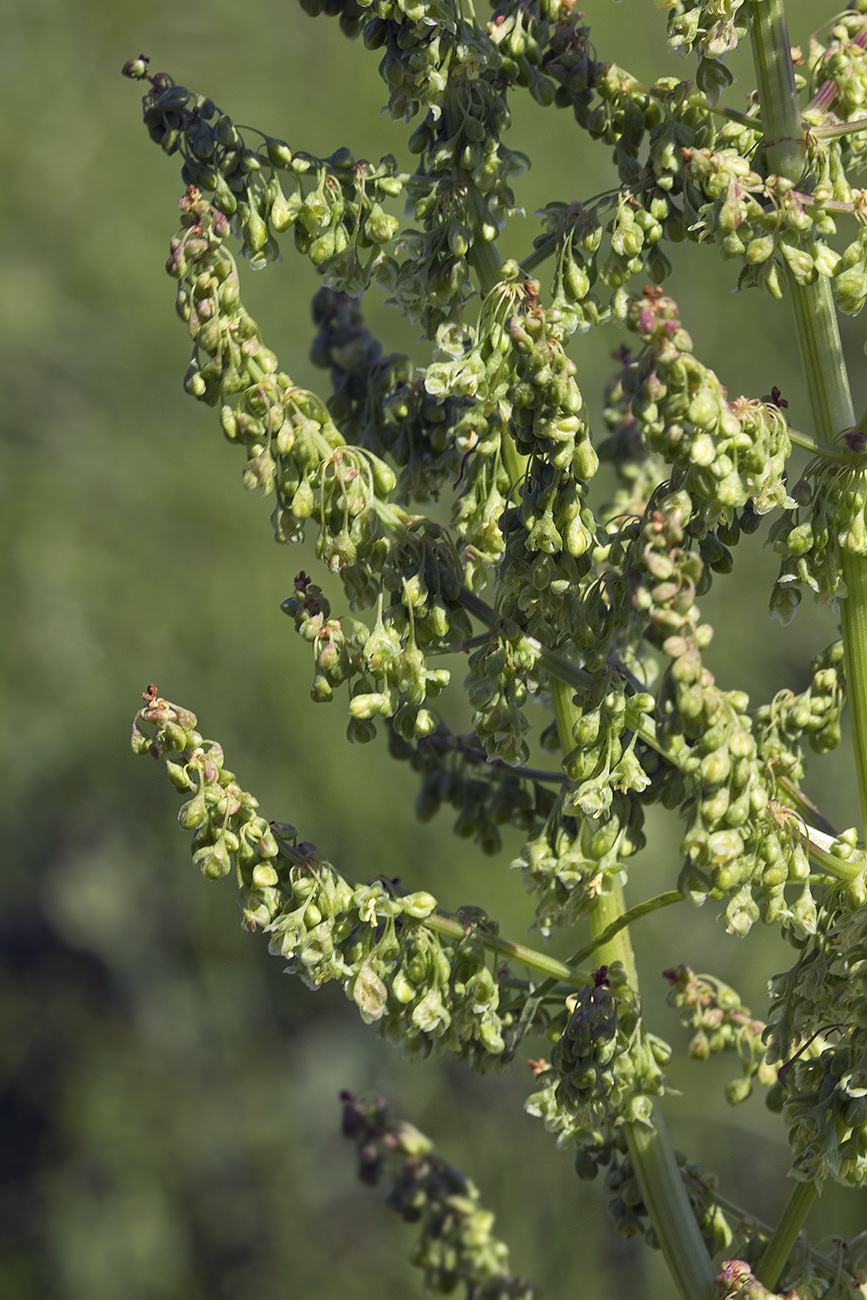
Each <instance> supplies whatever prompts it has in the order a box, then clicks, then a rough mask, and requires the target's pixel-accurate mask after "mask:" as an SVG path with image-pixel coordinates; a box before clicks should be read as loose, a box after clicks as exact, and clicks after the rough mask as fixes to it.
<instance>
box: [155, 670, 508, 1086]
mask: <svg viewBox="0 0 867 1300" xmlns="http://www.w3.org/2000/svg"><path fill="white" fill-rule="evenodd" d="M196 725H197V724H196V718H195V715H194V714H192V713H190V712H189V711H188V710H186V709H181V708H178V707H177V706H175V705H173V704H170V703H169V702H168V701H167V700H164V699H161V698H160V697H159V696H158V694H157V691H156V688H155V687H152V686H151V687H149V688H148V691H147V693H146V695H145V707H144V708H143V709H141V710H139V712H138V713H137V714H136V718H135V721H134V723H133V731H132V748H133V752H134V753H136V754H150V755H152V756H153V757H155V758H162V759H164V760H165V763H166V767H167V769H168V773H169V776H170V778H171V780H172V783H173V784H174V785H175V787H176V788H177V789H178V790H180V791H181V793H183V794H188V795H189V796H190V797H189V799H188V800H187V802H186V803H185V804H184V805H183V807H182V808H181V810H180V812H179V814H178V821H179V823H180V825H181V827H182V828H183V829H184V830H191V831H193V841H192V853H193V861H194V862H195V863H196V864H197V865H198V866H199V867H200V869H201V871H202V872H203V874H204V875H205V876H207V877H210V878H212V879H216V878H219V877H222V876H226V875H229V874H230V873H233V872H234V873H235V875H236V877H237V880H238V884H239V889H240V897H239V902H240V907H241V911H242V914H243V917H244V920H245V923H246V924H247V925H248V926H249V927H250V929H253V930H257V929H261V930H264V931H265V932H266V933H267V934H268V935H269V936H270V943H269V950H270V951H271V952H272V953H274V954H275V955H279V956H281V957H283V958H284V959H285V960H286V962H287V966H286V969H287V971H288V972H289V973H291V974H296V975H299V976H300V978H301V979H302V980H303V981H304V983H305V984H306V985H307V986H308V987H309V988H312V989H316V988H319V987H320V986H321V985H322V984H324V983H327V982H328V981H330V980H337V981H338V982H339V983H340V984H341V985H342V986H343V988H344V989H345V991H346V995H347V997H349V998H350V999H351V1000H352V1001H354V1002H355V1004H356V1006H357V1007H358V1010H359V1012H360V1014H361V1016H362V1019H363V1020H365V1021H366V1022H367V1023H368V1024H373V1023H376V1024H378V1025H379V1026H380V1032H381V1033H382V1034H383V1035H384V1036H386V1037H387V1038H390V1039H391V1040H393V1041H395V1042H397V1043H399V1044H400V1047H401V1051H402V1052H403V1054H404V1055H405V1056H406V1057H407V1058H409V1059H413V1060H416V1059H420V1058H422V1057H425V1056H427V1055H429V1053H430V1052H431V1051H432V1050H434V1049H437V1050H447V1051H451V1052H453V1053H454V1054H455V1055H456V1056H458V1057H459V1058H461V1059H462V1060H468V1061H469V1062H470V1063H471V1064H472V1065H473V1066H474V1068H475V1069H478V1070H486V1069H489V1068H490V1067H491V1066H493V1065H494V1064H496V1063H497V1061H498V1059H499V1058H500V1057H501V1056H502V1054H503V1053H504V1052H505V1051H506V1040H505V1037H504V1034H505V1033H506V1032H508V1031H509V1030H510V1028H511V1027H512V1026H513V1025H514V1024H515V1023H516V1020H517V1015H518V1014H520V1010H521V1008H520V1007H519V1008H518V1012H517V1013H516V1012H514V1011H511V1010H510V1011H504V1012H502V1013H501V1012H500V1010H499V1006H500V985H499V973H494V972H493V971H492V970H491V966H490V961H489V956H488V947H487V945H486V942H485V941H486V937H487V936H488V934H495V928H492V927H491V924H490V923H488V922H478V923H477V921H476V920H475V917H474V916H470V915H469V912H467V919H466V921H465V923H464V924H463V926H462V935H461V937H459V938H457V941H456V942H453V943H449V944H445V943H443V941H442V938H441V935H440V932H439V931H438V930H437V929H436V928H435V926H434V925H433V924H432V923H429V919H430V918H432V917H433V914H434V912H435V909H436V900H435V899H434V898H433V897H432V896H431V895H430V894H428V893H425V892H417V893H412V894H401V893H400V892H399V890H398V889H397V888H396V885H395V884H394V883H392V882H389V881H385V880H381V879H380V880H373V881H370V882H369V883H367V884H361V885H353V884H351V883H350V882H349V881H347V880H346V879H345V878H344V877H343V876H341V875H340V873H339V872H338V871H336V870H335V869H334V867H332V866H331V864H330V863H328V862H326V861H325V860H324V859H323V858H321V857H320V855H319V854H318V852H317V850H316V848H315V847H314V846H313V845H312V844H307V843H298V839H297V833H296V831H295V830H294V828H293V827H291V826H288V825H283V824H280V823H276V822H271V823H269V822H268V821H266V820H265V818H263V817H262V816H260V815H259V813H258V812H257V808H258V804H257V801H256V799H255V798H254V797H253V796H252V795H251V794H249V793H248V792H246V791H244V790H242V789H241V787H240V786H239V785H238V783H237V781H236V779H235V776H234V773H232V772H230V771H228V769H227V768H226V767H225V766H224V760H223V751H222V749H221V748H220V746H219V745H218V744H215V743H214V742H212V741H208V740H205V739H203V737H202V736H201V734H200V733H199V732H198V731H197V730H196Z"/></svg>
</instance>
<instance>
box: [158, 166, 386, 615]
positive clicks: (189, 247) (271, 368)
mask: <svg viewBox="0 0 867 1300" xmlns="http://www.w3.org/2000/svg"><path fill="white" fill-rule="evenodd" d="M180 206H181V209H182V212H183V214H184V215H183V221H184V227H183V229H182V230H181V232H180V233H179V234H178V235H176V236H174V238H173V239H172V249H171V255H170V257H169V261H168V270H169V272H170V274H171V275H172V276H174V277H175V278H176V279H177V280H178V282H179V283H178V296H177V309H178V314H179V315H180V316H181V318H182V319H183V320H185V321H186V322H187V326H188V329H189V332H190V336H191V337H192V339H193V359H192V361H191V362H190V367H189V369H188V371H187V375H186V379H185V381H184V384H185V387H186V389H187V391H188V392H189V393H191V394H192V395H193V396H194V397H197V398H198V399H199V400H200V401H204V402H206V403H207V404H208V405H210V406H216V405H217V404H219V406H220V422H221V424H222V427H223V432H224V433H225V435H226V437H227V438H228V439H229V441H230V442H238V443H240V444H241V445H242V446H245V447H246V451H247V463H246V465H245V467H244V479H243V481H244V486H245V487H246V488H247V489H248V490H249V491H252V490H255V489H257V488H261V489H263V490H264V491H265V492H271V491H273V492H274V493H275V495H276V498H277V506H276V509H275V511H274V514H273V516H272V521H273V523H274V529H275V535H276V537H277V540H278V541H281V542H289V541H298V540H300V538H301V536H302V535H303V531H304V524H305V522H306V520H307V519H310V518H311V517H312V518H313V519H314V520H315V521H316V522H317V523H318V524H319V535H318V538H317V546H316V549H317V554H318V555H319V556H320V558H322V559H323V560H324V561H325V562H326V564H327V565H328V567H329V568H330V569H332V570H335V571H336V570H344V571H345V572H344V581H345V582H346V585H347V586H348V587H349V588H350V590H351V591H352V593H353V595H355V596H356V598H359V599H362V598H366V602H365V603H367V604H370V603H371V601H372V600H373V599H374V598H375V596H376V594H377V592H378V590H379V588H378V585H377V584H375V583H374V582H373V578H372V573H373V572H375V570H376V569H377V568H378V567H379V566H380V565H381V564H382V563H383V562H384V557H385V555H386V554H387V553H388V550H389V542H388V541H387V540H386V538H387V536H390V537H391V538H399V539H402V538H403V536H404V535H405V531H406V530H405V527H404V523H403V519H404V516H403V515H402V514H401V513H399V512H397V511H396V510H395V508H394V507H388V506H386V499H387V497H388V495H389V493H390V492H391V491H392V489H393V488H394V485H395V475H394V472H393V471H392V470H391V469H390V468H389V466H388V465H386V464H385V462H384V461H382V460H380V459H379V458H378V457H376V456H374V455H373V454H372V453H370V452H367V451H364V450H363V449H360V448H355V447H350V446H347V444H346V443H345V441H344V439H343V438H342V436H341V434H340V433H339V431H338V429H337V427H336V425H335V424H334V421H333V420H332V419H331V417H330V415H329V414H328V411H327V409H326V408H325V407H324V405H323V404H322V402H321V401H320V399H319V398H318V397H316V396H314V395H313V394H312V393H309V392H306V391H305V390H303V389H300V388H298V387H297V386H296V385H295V384H293V383H292V381H291V379H290V378H289V376H288V375H286V374H285V373H284V372H282V371H279V370H278V368H277V359H276V357H275V356H274V353H273V352H271V351H270V350H269V349H268V348H266V347H265V346H264V344H263V343H262V339H261V334H260V331H259V327H258V326H257V324H256V322H255V321H254V320H253V319H252V317H251V316H250V315H249V313H248V312H247V311H246V310H245V308H244V306H243V304H242V302H241V299H240V293H239V289H238V274H237V267H236V264H235V260H234V258H233V257H232V255H231V254H230V253H229V252H228V251H227V249H226V248H225V247H224V244H223V240H224V238H225V236H226V235H227V233H228V231H227V223H226V218H225V217H224V216H223V214H222V213H220V212H219V211H218V210H217V209H216V208H214V207H212V206H211V205H210V204H209V203H207V202H206V200H204V199H203V198H202V197H201V195H200V194H199V193H198V191H197V190H195V189H193V188H192V187H191V188H190V189H188V190H187V193H186V195H185V196H184V198H183V199H182V200H181V204H180ZM203 354H204V356H203ZM205 357H206V358H207V359H205ZM231 399H235V400H234V401H233V400H231Z"/></svg>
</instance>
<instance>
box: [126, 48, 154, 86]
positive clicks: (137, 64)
mask: <svg viewBox="0 0 867 1300" xmlns="http://www.w3.org/2000/svg"><path fill="white" fill-rule="evenodd" d="M149 63H150V59H149V58H148V56H147V55H146V54H140V55H139V56H138V58H137V59H127V61H126V63H125V64H124V65H123V67H122V68H121V72H122V73H123V75H124V76H125V77H131V78H132V80H133V81H144V79H145V77H146V76H147V75H148V64H149Z"/></svg>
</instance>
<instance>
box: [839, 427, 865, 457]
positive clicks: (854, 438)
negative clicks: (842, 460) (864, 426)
mask: <svg viewBox="0 0 867 1300" xmlns="http://www.w3.org/2000/svg"><path fill="white" fill-rule="evenodd" d="M843 441H844V442H845V444H846V446H847V447H848V448H849V450H850V451H854V452H862V451H864V450H865V449H867V433H862V432H861V430H860V429H850V430H849V432H848V433H844V434H843Z"/></svg>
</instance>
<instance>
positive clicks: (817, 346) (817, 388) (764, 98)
mask: <svg viewBox="0 0 867 1300" xmlns="http://www.w3.org/2000/svg"><path fill="white" fill-rule="evenodd" d="M753 14H754V19H753V27H752V44H753V60H754V63H755V69H756V77H757V84H758V89H759V102H760V104H761V113H762V123H763V125H764V131H765V149H766V157H767V164H768V169H769V171H770V172H774V173H776V174H777V175H778V176H783V177H786V178H788V179H789V180H792V181H795V182H798V181H800V180H801V177H802V175H803V172H804V167H805V160H806V147H805V132H804V128H803V125H802V122H801V113H800V108H799V105H798V96H797V91H796V89H795V73H794V66H793V64H792V58H791V46H790V42H789V33H788V27H787V24H786V15H785V9H784V5H783V0H766V2H765V3H760V4H756V5H755V6H754V7H753ZM788 283H789V289H790V291H791V294H792V304H793V309H794V316H795V326H796V329H797V334H798V344H799V347H800V352H801V360H802V363H803V368H804V374H805V375H806V378H807V387H808V391H809V395H810V409H811V411H812V416H813V423H814V425H815V432H816V435H817V437H819V438H821V439H823V440H825V441H828V442H832V441H833V440H834V438H835V437H836V436H837V435H838V434H839V433H841V432H842V431H843V430H844V429H848V428H851V427H852V425H853V424H854V418H855V417H854V411H853V408H852V399H851V395H850V391H849V379H848V374H847V371H846V365H845V362H844V359H843V351H842V347H841V343H840V332H839V328H838V324H837V314H836V311H835V309H834V303H833V298H832V294H831V287H830V284H829V282H828V280H827V279H826V278H825V277H824V276H821V275H820V276H818V277H817V279H816V281H815V282H814V283H813V284H800V283H798V282H797V281H796V280H795V278H794V276H793V275H792V274H791V272H789V273H788ZM840 569H841V573H842V576H843V580H844V581H845V583H846V587H847V590H848V595H847V597H846V599H844V600H842V601H841V602H840V605H841V617H842V631H843V646H844V654H845V665H846V682H847V693H848V699H849V705H850V710H851V713H852V731H853V745H854V750H855V768H856V773H857V779H858V791H859V796H860V800H861V810H862V817H863V818H864V819H865V820H867V662H865V656H867V643H865V639H864V638H865V634H867V559H865V557H864V556H859V555H852V554H851V553H849V552H846V551H842V550H841V553H840ZM817 1190H818V1189H817V1187H816V1186H815V1184H809V1183H806V1184H805V1183H799V1184H797V1185H796V1186H795V1189H794V1192H793V1194H792V1196H791V1197H790V1199H789V1203H788V1205H787V1207H786V1210H785V1211H784V1213H783V1216H782V1218H781V1220H780V1222H779V1224H778V1225H777V1228H776V1230H775V1232H774V1234H773V1236H772V1237H771V1240H770V1242H769V1243H768V1247H767V1249H766V1251H765V1254H764V1255H763V1257H762V1260H761V1262H760V1264H759V1267H758V1270H757V1273H756V1276H757V1278H758V1280H759V1281H760V1282H761V1283H762V1284H763V1285H764V1286H766V1287H768V1288H769V1289H770V1290H775V1289H776V1284H777V1281H778V1280H779V1277H780V1274H781V1273H782V1270H783V1268H784V1267H785V1264H786V1260H787V1259H788V1257H789V1253H790V1251H791V1249H792V1246H793V1244H794V1242H795V1240H796V1238H797V1236H798V1233H799V1232H800V1230H801V1227H802V1226H803V1223H804V1220H805V1219H806V1217H807V1214H808V1212H809V1210H810V1207H811V1206H812V1204H813V1201H814V1200H815V1197H816V1194H817Z"/></svg>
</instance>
